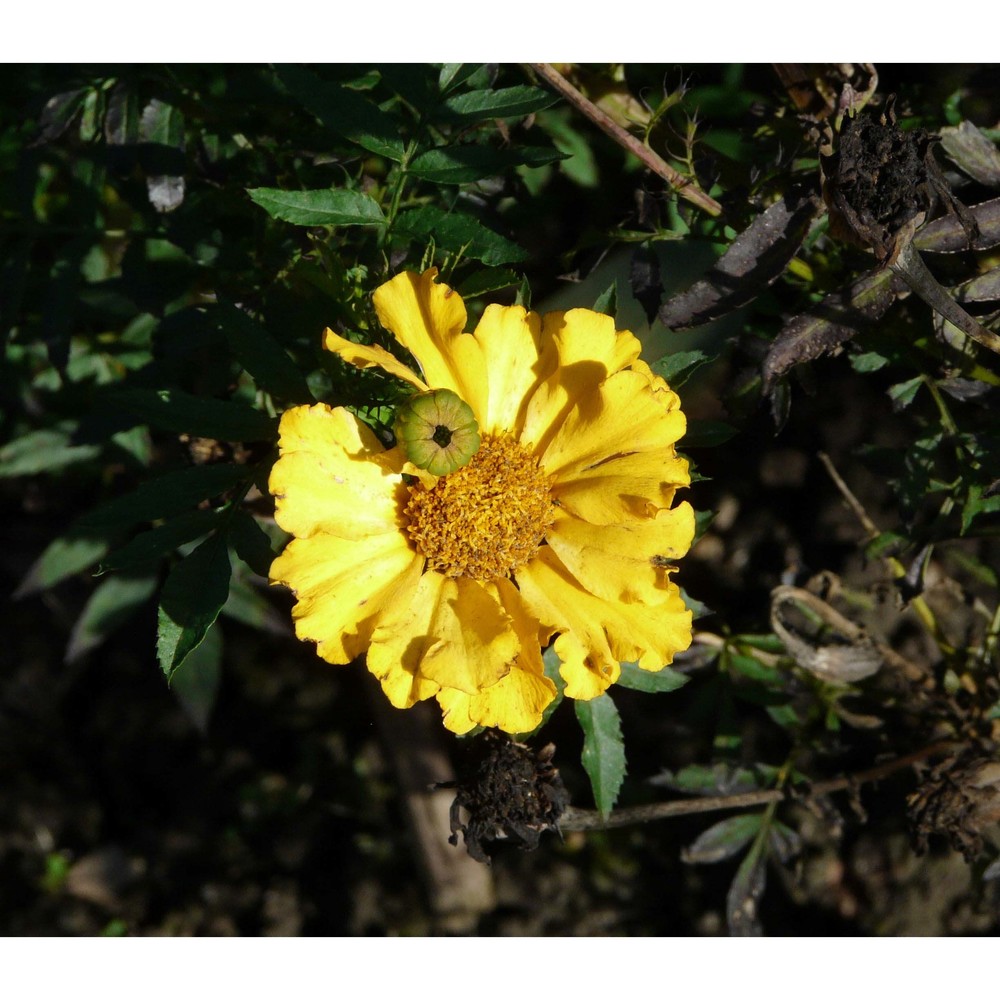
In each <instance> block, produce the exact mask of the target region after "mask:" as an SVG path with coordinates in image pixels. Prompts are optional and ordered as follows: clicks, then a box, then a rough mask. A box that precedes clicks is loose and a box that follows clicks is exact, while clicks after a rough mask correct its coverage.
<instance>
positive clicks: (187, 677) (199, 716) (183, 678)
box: [170, 622, 223, 733]
mask: <svg viewBox="0 0 1000 1000" xmlns="http://www.w3.org/2000/svg"><path fill="white" fill-rule="evenodd" d="M222 650H223V641H222V629H221V628H220V627H219V624H218V622H216V623H215V624H214V625H213V626H212V627H211V628H210V629H209V630H208V632H206V633H205V638H204V639H203V640H202V642H201V645H199V646H198V647H197V648H196V649H193V650H192V651H191V652H190V653H189V654H188V657H187V659H186V660H185V661H184V663H183V665H182V666H180V667H178V668H177V670H175V671H174V673H173V675H172V676H171V678H170V690H171V691H173V693H174V695H176V697H177V700H178V701H179V702H180V703H181V708H183V709H184V713H185V715H187V717H188V718H189V719H190V720H191V721H192V722H193V723H194V725H195V726H196V728H197V729H198V730H199V732H201V733H205V732H206V731H207V729H208V720H209V717H210V716H211V714H212V709H213V708H214V707H215V701H216V698H217V697H218V694H219V684H220V682H221V680H222Z"/></svg>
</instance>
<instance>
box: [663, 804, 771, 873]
mask: <svg viewBox="0 0 1000 1000" xmlns="http://www.w3.org/2000/svg"><path fill="white" fill-rule="evenodd" d="M763 818H764V816H763V813H759V812H758V813H744V814H743V815H741V816H730V817H728V818H727V819H724V820H720V821H719V822H718V823H716V824H715V825H714V826H710V827H709V828H708V829H707V830H705V831H704V832H703V833H701V834H700V835H699V836H698V838H697V839H696V840H695V841H694V843H693V844H691V845H690V847H686V848H685V849H684V850H683V851H681V860H682V861H684V862H685V863H686V864H689V865H714V864H716V863H717V862H719V861H725V860H726V858H731V857H732V856H733V855H734V854H737V853H739V852H740V851H741V850H743V848H744V847H746V845H747V844H749V843H750V841H751V840H753V838H754V837H756V836H757V833H758V831H759V830H760V826H761V822H762V821H763Z"/></svg>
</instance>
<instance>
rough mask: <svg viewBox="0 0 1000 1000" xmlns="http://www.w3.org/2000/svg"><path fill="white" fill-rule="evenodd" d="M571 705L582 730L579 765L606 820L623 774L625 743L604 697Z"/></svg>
mask: <svg viewBox="0 0 1000 1000" xmlns="http://www.w3.org/2000/svg"><path fill="white" fill-rule="evenodd" d="M573 704H574V707H575V708H576V717H577V720H578V721H579V723H580V728H581V729H582V730H583V753H582V755H581V757H580V763H581V764H582V765H583V769H584V770H585V771H586V772H587V777H589V778H590V787H591V788H592V789H593V792H594V802H595V804H596V805H597V808H598V810H599V812H600V813H601V815H602V816H604V817H607V816H608V815H609V814H610V813H611V810H612V809H613V808H614V804H615V802H616V801H617V799H618V792H619V791H620V790H621V786H622V782H623V781H624V780H625V771H626V764H625V743H624V740H623V739H622V727H621V719H620V718H619V716H618V709H617V708H616V707H615V703H614V702H613V701H612V700H611V697H610V696H609V695H607V694H602V695H601V696H600V697H599V698H593V699H592V700H590V701H576V702H574V703H573Z"/></svg>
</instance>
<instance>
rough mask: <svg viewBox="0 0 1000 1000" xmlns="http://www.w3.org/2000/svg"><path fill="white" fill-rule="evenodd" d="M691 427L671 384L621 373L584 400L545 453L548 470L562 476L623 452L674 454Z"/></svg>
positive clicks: (570, 414)
mask: <svg viewBox="0 0 1000 1000" xmlns="http://www.w3.org/2000/svg"><path fill="white" fill-rule="evenodd" d="M660 382H661V383H662V379H661V380H660ZM686 426H687V421H686V418H685V416H684V414H683V413H682V412H681V410H680V404H679V401H678V399H677V396H676V394H675V393H673V392H671V391H670V390H669V389H667V388H666V387H665V383H663V384H662V385H659V386H657V385H656V384H654V383H651V382H650V381H649V379H648V378H647V377H646V376H645V375H644V374H642V373H640V372H633V371H627V370H626V371H620V372H617V373H616V374H614V375H612V376H611V377H610V378H609V379H608V380H607V381H606V382H604V383H602V384H601V385H599V386H597V387H595V388H593V389H592V390H591V391H590V392H589V393H587V394H586V395H584V396H583V397H581V398H580V399H579V401H578V405H577V406H575V407H574V408H573V410H572V411H571V412H570V413H569V414H568V415H567V416H566V418H565V420H563V422H562V423H561V424H560V425H559V427H558V429H557V430H556V432H555V434H554V435H553V436H552V437H551V439H550V440H549V443H548V445H547V447H546V448H545V449H544V451H543V452H542V454H541V456H540V458H541V464H542V468H543V469H544V470H545V472H547V473H549V474H553V473H554V474H555V475H556V476H557V478H559V479H562V478H563V477H564V476H566V475H571V474H573V473H577V472H579V471H581V470H585V469H595V468H598V467H599V466H601V465H602V464H604V463H606V462H609V461H610V460H612V459H614V458H616V457H618V456H620V455H630V454H634V453H636V452H644V451H657V450H660V451H664V452H665V453H666V454H671V453H672V450H673V445H674V442H676V441H677V439H678V438H680V437H681V436H682V435H683V433H684V430H685V427H686Z"/></svg>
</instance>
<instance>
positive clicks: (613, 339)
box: [521, 309, 640, 449]
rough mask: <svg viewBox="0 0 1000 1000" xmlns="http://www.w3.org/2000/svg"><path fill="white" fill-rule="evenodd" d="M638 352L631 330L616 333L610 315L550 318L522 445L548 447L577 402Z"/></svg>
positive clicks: (578, 312) (574, 313)
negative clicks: (541, 380)
mask: <svg viewBox="0 0 1000 1000" xmlns="http://www.w3.org/2000/svg"><path fill="white" fill-rule="evenodd" d="M639 347H640V345H639V341H638V340H637V339H636V338H635V337H634V336H633V335H632V334H631V333H629V332H628V331H627V330H621V331H616V330H615V321H614V320H613V319H612V318H611V317H610V316H603V315H601V314H600V313H596V312H592V311H591V310H590V309H570V311H569V312H565V313H547V314H546V315H545V316H544V317H543V318H542V352H541V356H540V358H539V364H538V367H539V373H540V374H541V375H542V376H543V378H544V381H543V382H541V384H540V385H539V386H538V388H537V390H536V391H535V392H534V394H533V395H532V397H531V399H530V400H529V402H528V406H527V411H526V415H525V426H524V431H523V433H522V435H521V440H522V441H523V442H524V443H526V444H534V445H536V446H537V447H538V448H540V449H541V448H544V447H545V445H546V443H547V441H548V439H549V437H550V436H551V435H552V434H553V433H554V432H555V430H556V428H557V427H558V426H559V424H560V423H561V422H562V420H563V419H564V418H565V416H566V414H567V413H569V412H570V410H571V409H572V408H573V406H574V405H575V404H576V403H577V401H578V400H580V399H581V398H583V397H585V396H588V395H590V394H591V393H593V391H594V390H595V389H596V388H597V387H598V386H599V385H600V384H601V383H602V382H603V381H604V380H605V379H606V378H608V376H609V375H613V374H614V373H615V372H617V371H620V370H621V369H622V368H624V367H625V366H626V365H628V364H630V363H631V361H632V360H633V359H634V358H636V357H638V355H639Z"/></svg>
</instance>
